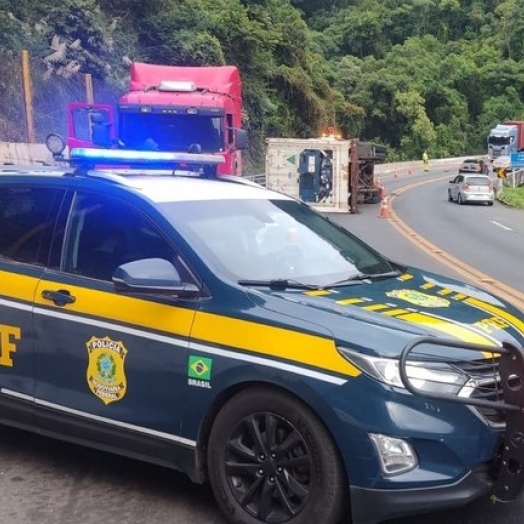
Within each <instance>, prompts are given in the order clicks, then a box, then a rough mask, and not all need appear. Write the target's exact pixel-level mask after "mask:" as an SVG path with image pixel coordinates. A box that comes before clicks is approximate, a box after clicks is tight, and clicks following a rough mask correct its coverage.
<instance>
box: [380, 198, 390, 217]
mask: <svg viewBox="0 0 524 524" xmlns="http://www.w3.org/2000/svg"><path fill="white" fill-rule="evenodd" d="M378 217H379V218H391V214H390V212H389V206H388V199H387V197H386V198H384V200H382V202H380V210H379V212H378Z"/></svg>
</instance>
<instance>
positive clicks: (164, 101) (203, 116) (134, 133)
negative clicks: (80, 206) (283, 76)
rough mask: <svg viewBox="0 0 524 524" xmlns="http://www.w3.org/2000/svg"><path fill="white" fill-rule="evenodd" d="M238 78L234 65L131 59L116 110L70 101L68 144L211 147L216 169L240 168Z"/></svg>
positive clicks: (184, 148) (173, 148)
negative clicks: (126, 85)
mask: <svg viewBox="0 0 524 524" xmlns="http://www.w3.org/2000/svg"><path fill="white" fill-rule="evenodd" d="M241 91H242V84H241V79H240V74H239V71H238V69H237V68H236V67H235V66H209V67H179V66H162V65H153V64H144V63H138V62H135V63H133V64H132V65H131V78H130V85H129V91H128V92H127V93H125V94H124V95H123V96H122V97H121V98H120V100H119V104H118V108H117V111H116V114H114V112H113V109H112V108H111V106H108V105H104V104H69V107H68V113H69V116H68V124H69V126H68V127H69V136H68V146H69V149H70V150H71V149H72V148H73V147H93V146H96V147H100V146H102V147H117V148H122V149H148V150H156V151H170V152H188V151H189V152H193V153H199V152H201V153H212V154H217V155H221V156H222V157H223V158H224V160H225V162H224V164H222V165H221V166H220V172H221V173H226V174H235V175H240V174H241V173H242V161H241V150H242V149H244V148H245V147H246V146H247V134H246V131H244V130H242V129H241V126H242V92H241Z"/></svg>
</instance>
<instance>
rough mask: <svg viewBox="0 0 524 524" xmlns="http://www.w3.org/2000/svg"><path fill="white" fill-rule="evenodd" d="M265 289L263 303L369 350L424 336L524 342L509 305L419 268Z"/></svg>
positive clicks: (523, 324)
mask: <svg viewBox="0 0 524 524" xmlns="http://www.w3.org/2000/svg"><path fill="white" fill-rule="evenodd" d="M263 293H264V295H265V300H264V301H263V304H262V305H263V307H265V308H268V309H271V310H274V311H275V312H278V313H279V314H280V315H283V316H284V317H285V316H288V317H295V318H298V319H301V321H306V322H308V323H309V324H310V325H311V326H316V328H318V329H323V330H324V331H325V330H328V331H329V332H330V333H331V334H332V336H333V338H334V340H335V343H336V344H337V345H345V346H349V347H355V348H359V350H360V351H365V352H368V353H370V354H377V355H381V356H398V355H399V354H400V353H401V351H402V349H403V348H404V347H405V345H406V344H407V343H409V342H410V341H411V340H413V339H414V338H416V337H420V336H436V337H440V338H445V339H453V340H456V341H461V342H467V343H475V344H481V345H484V346H490V347H493V346H495V347H497V346H500V345H501V343H502V342H503V341H509V342H512V343H514V344H517V345H520V346H522V345H523V344H524V321H523V319H522V316H521V315H520V314H519V312H518V311H517V310H516V309H515V308H514V307H512V306H511V305H510V304H508V303H507V302H505V301H503V300H502V299H500V298H498V297H495V296H493V295H491V294H489V293H487V292H486V291H483V290H481V289H479V288H477V287H474V286H472V285H468V284H465V283H463V282H460V281H456V280H452V279H449V278H447V277H442V276H440V275H436V274H433V273H427V272H424V271H420V270H417V269H414V268H410V269H408V270H407V271H406V272H405V273H403V274H401V275H400V276H398V277H396V278H388V279H385V280H376V281H372V280H368V281H363V282H361V283H358V284H351V285H347V286H341V287H334V288H332V289H325V290H324V289H323V290H296V289H287V290H284V291H271V290H267V291H264V292H263ZM313 329H314V328H313ZM457 351H458V350H457ZM461 353H462V352H461ZM468 354H470V357H472V356H473V355H472V354H473V352H468ZM462 356H464V355H462ZM465 358H469V357H465Z"/></svg>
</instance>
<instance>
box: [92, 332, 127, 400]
mask: <svg viewBox="0 0 524 524" xmlns="http://www.w3.org/2000/svg"><path fill="white" fill-rule="evenodd" d="M86 347H87V353H88V357H89V361H88V364H87V385H88V386H89V389H90V390H91V392H92V393H93V394H94V395H96V396H97V397H98V398H99V399H100V400H101V401H102V402H103V403H104V404H106V405H107V404H110V403H111V402H115V401H117V400H122V398H124V396H125V394H126V391H127V378H126V375H125V370H124V361H125V358H126V355H127V349H126V348H125V347H124V345H123V344H122V342H121V341H118V342H117V341H115V340H111V339H110V338H109V337H104V338H98V337H91V338H90V339H89V340H88V341H87V342H86Z"/></svg>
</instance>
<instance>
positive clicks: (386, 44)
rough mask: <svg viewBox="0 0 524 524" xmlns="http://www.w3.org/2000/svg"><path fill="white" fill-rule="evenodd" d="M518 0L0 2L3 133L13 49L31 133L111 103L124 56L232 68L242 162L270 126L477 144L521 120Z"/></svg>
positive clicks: (434, 148)
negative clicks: (239, 103) (240, 90)
mask: <svg viewBox="0 0 524 524" xmlns="http://www.w3.org/2000/svg"><path fill="white" fill-rule="evenodd" d="M523 7H524V6H523V4H522V2H521V1H519V0H462V1H459V0H149V1H147V2H144V1H142V0H104V1H102V0H24V1H23V2H12V0H0V85H1V88H2V92H3V94H4V96H3V97H2V99H1V100H0V140H4V141H23V140H25V130H24V126H23V123H24V106H23V99H22V90H21V88H20V86H21V71H20V51H21V50H22V49H27V50H28V51H29V52H30V55H31V60H32V75H31V76H32V83H33V92H34V103H35V108H34V117H35V126H36V132H37V134H38V138H39V140H42V139H43V137H45V135H46V134H47V133H49V132H51V131H57V132H64V129H65V111H64V108H65V104H66V103H67V102H68V101H84V100H85V90H84V87H83V85H82V73H91V74H92V75H93V78H94V86H95V98H96V101H99V102H109V103H114V102H115V101H116V100H117V99H118V96H119V94H120V93H121V92H122V91H123V90H124V89H125V86H126V80H127V74H128V64H129V61H130V60H138V61H146V62H154V63H165V64H187V65H198V64H210V65H212V64H217V65H219V64H235V65H237V66H238V67H239V68H240V70H241V73H242V78H243V81H244V101H245V127H246V128H247V129H248V131H249V134H250V143H251V146H250V151H249V155H248V158H247V159H246V160H247V166H248V169H253V170H255V169H260V166H261V165H262V162H263V153H264V142H263V141H264V138H265V137H267V136H276V137H278V136H293V137H312V136H318V135H319V134H320V133H321V132H322V131H323V130H325V129H326V127H327V126H330V125H334V126H336V127H337V129H339V130H340V131H341V132H342V134H343V135H344V136H345V137H359V138H361V139H363V140H375V141H378V142H381V143H384V144H386V145H387V146H388V151H389V153H388V160H390V161H395V160H410V159H420V157H421V154H422V151H423V150H424V149H427V151H428V153H429V154H430V157H431V158H441V157H450V156H451V157H454V156H462V155H466V154H468V155H471V154H483V153H484V151H485V147H486V136H487V133H488V131H489V129H490V128H491V127H492V126H493V125H494V124H496V123H497V122H500V121H501V120H503V119H510V118H511V119H519V120H520V119H523V120H524V9H523Z"/></svg>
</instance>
